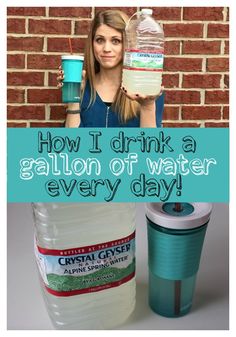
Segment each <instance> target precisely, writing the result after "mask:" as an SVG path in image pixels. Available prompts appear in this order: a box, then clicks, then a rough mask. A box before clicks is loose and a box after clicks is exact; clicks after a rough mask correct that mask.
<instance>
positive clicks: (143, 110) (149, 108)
mask: <svg viewBox="0 0 236 337" xmlns="http://www.w3.org/2000/svg"><path fill="white" fill-rule="evenodd" d="M140 127H141V128H155V127H156V101H155V99H154V100H151V101H150V102H147V103H146V104H140Z"/></svg>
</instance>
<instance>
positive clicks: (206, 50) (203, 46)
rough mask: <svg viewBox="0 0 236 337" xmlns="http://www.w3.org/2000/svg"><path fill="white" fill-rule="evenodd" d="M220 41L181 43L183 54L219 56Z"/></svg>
mask: <svg viewBox="0 0 236 337" xmlns="http://www.w3.org/2000/svg"><path fill="white" fill-rule="evenodd" d="M220 44H221V41H183V54H220Z"/></svg>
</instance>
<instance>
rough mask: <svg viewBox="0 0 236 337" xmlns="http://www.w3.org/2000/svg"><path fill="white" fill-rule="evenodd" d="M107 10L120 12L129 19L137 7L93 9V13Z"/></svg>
mask: <svg viewBox="0 0 236 337" xmlns="http://www.w3.org/2000/svg"><path fill="white" fill-rule="evenodd" d="M145 8H146V7H145ZM107 9H114V10H120V11H122V12H124V13H126V14H127V15H128V16H129V17H130V16H131V15H133V14H134V13H136V12H137V7H95V13H97V12H101V11H104V10H107Z"/></svg>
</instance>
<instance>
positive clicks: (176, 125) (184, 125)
mask: <svg viewBox="0 0 236 337" xmlns="http://www.w3.org/2000/svg"><path fill="white" fill-rule="evenodd" d="M200 126H201V124H200V123H189V122H185V123H180V122H178V123H176V122H175V123H169V122H168V123H163V127H164V128H200Z"/></svg>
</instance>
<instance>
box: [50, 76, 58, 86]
mask: <svg viewBox="0 0 236 337" xmlns="http://www.w3.org/2000/svg"><path fill="white" fill-rule="evenodd" d="M57 76H58V75H57V73H48V85H49V86H50V87H56V86H57Z"/></svg>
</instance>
